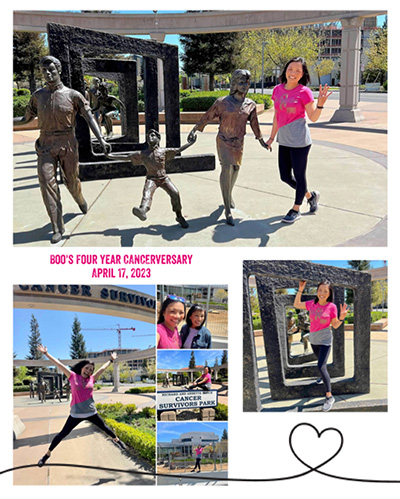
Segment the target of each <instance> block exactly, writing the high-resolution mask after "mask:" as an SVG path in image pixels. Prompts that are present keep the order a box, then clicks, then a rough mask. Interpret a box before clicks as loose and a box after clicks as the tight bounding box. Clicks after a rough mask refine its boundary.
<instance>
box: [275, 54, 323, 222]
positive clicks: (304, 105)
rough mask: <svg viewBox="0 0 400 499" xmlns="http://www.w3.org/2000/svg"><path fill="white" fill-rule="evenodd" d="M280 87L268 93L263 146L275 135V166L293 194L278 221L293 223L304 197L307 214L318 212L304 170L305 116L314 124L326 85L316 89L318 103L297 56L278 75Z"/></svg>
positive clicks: (307, 137) (307, 141)
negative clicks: (268, 124) (270, 106)
mask: <svg viewBox="0 0 400 499" xmlns="http://www.w3.org/2000/svg"><path fill="white" fill-rule="evenodd" d="M280 81H281V84H280V85H278V86H276V87H275V88H274V90H273V92H272V100H273V101H274V109H275V114H274V121H273V125H272V131H271V135H270V137H269V139H268V140H267V141H266V145H267V146H268V148H269V149H271V145H272V143H273V141H274V140H275V137H276V136H277V141H278V143H279V151H278V165H279V172H280V176H281V180H282V181H283V182H285V183H287V184H288V185H290V187H292V188H293V189H295V191H296V195H295V201H294V204H293V207H292V208H291V209H290V210H289V211H288V213H287V214H286V215H285V216H284V217H283V218H282V222H285V223H293V222H295V221H296V220H298V219H299V218H300V216H301V214H300V206H301V204H302V202H303V199H304V196H305V197H306V198H307V201H308V203H309V205H310V213H315V212H316V211H317V210H318V201H319V198H320V194H319V192H318V191H313V192H310V191H309V190H308V188H307V179H306V169H307V159H308V153H309V151H310V148H311V143H312V141H311V136H310V132H309V129H308V126H307V122H306V119H305V116H306V114H307V116H308V118H309V119H310V121H313V122H315V121H317V120H318V119H319V117H320V116H321V110H322V109H323V108H324V104H325V102H326V100H327V99H328V97H329V96H330V95H331V94H332V92H329V87H328V86H327V85H325V86H324V88H322V86H321V85H320V87H319V95H318V101H317V103H315V101H314V97H313V94H312V92H311V90H310V89H309V88H307V87H306V85H307V84H308V83H309V82H310V75H309V73H308V69H307V65H306V63H305V61H304V59H302V58H301V57H295V58H293V59H291V60H290V61H289V62H288V63H287V64H286V66H285V68H284V70H283V72H282V74H281V76H280Z"/></svg>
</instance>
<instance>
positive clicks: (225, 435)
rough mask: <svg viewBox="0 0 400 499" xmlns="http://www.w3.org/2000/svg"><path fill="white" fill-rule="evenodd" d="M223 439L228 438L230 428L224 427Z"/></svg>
mask: <svg viewBox="0 0 400 499" xmlns="http://www.w3.org/2000/svg"><path fill="white" fill-rule="evenodd" d="M222 440H228V430H227V429H226V428H224V430H223V432H222V435H221V441H222Z"/></svg>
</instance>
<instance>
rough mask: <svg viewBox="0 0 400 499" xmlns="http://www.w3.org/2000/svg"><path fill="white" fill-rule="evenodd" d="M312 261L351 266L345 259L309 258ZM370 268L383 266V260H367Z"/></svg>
mask: <svg viewBox="0 0 400 499" xmlns="http://www.w3.org/2000/svg"><path fill="white" fill-rule="evenodd" d="M310 261H312V262H314V263H320V264H321V265H332V267H340V268H345V269H349V268H351V267H350V266H349V264H348V263H347V260H310ZM369 263H370V265H371V268H373V269H376V268H379V267H384V266H385V264H384V260H369Z"/></svg>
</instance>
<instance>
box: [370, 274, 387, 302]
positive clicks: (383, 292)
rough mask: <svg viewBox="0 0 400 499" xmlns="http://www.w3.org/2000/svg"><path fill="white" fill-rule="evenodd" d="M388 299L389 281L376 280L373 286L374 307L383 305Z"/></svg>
mask: <svg viewBox="0 0 400 499" xmlns="http://www.w3.org/2000/svg"><path fill="white" fill-rule="evenodd" d="M387 299H388V282H387V281H386V280H379V281H374V282H373V283H372V287H371V301H372V305H373V306H374V307H378V306H380V307H383V306H384V304H385V303H387Z"/></svg>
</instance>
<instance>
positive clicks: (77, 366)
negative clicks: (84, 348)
mask: <svg viewBox="0 0 400 499" xmlns="http://www.w3.org/2000/svg"><path fill="white" fill-rule="evenodd" d="M87 364H90V365H91V366H93V369H94V362H92V361H91V360H81V361H79V362H78V363H77V364H75V365H74V367H72V368H71V371H73V372H74V373H75V374H81V372H82V369H83V368H84V367H85V366H86V365H87Z"/></svg>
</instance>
